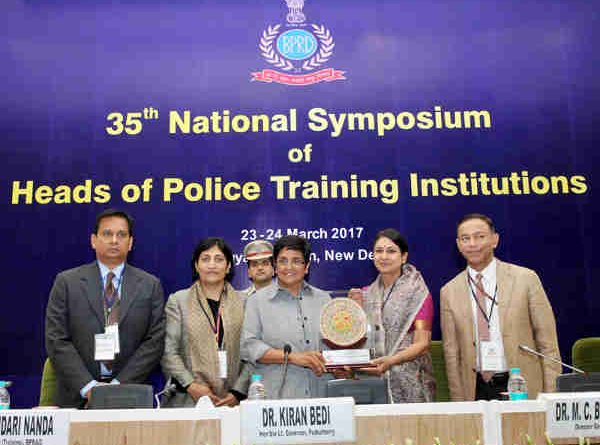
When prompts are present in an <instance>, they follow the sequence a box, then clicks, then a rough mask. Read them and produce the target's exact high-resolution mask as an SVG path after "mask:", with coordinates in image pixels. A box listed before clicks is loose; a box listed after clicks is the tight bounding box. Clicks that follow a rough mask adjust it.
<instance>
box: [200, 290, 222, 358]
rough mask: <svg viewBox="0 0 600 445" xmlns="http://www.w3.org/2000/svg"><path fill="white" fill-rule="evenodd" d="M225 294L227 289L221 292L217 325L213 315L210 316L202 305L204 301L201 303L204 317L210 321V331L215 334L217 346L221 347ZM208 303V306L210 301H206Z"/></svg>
mask: <svg viewBox="0 0 600 445" xmlns="http://www.w3.org/2000/svg"><path fill="white" fill-rule="evenodd" d="M223 294H225V288H223V290H222V291H221V295H220V297H219V309H217V321H216V323H215V320H214V318H213V316H212V313H211V314H210V315H209V314H208V312H206V309H204V306H203V305H202V301H199V303H200V308H201V309H202V312H203V313H204V316H205V317H206V320H207V321H208V324H209V326H210V329H211V330H212V331H213V333H214V334H215V340H216V341H217V346H219V332H220V330H221V302H222V301H223ZM206 301H207V304H208V299H206ZM209 307H210V306H209ZM211 312H212V309H211ZM219 349H220V346H219Z"/></svg>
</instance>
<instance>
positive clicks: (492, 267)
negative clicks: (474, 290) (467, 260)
mask: <svg viewBox="0 0 600 445" xmlns="http://www.w3.org/2000/svg"><path fill="white" fill-rule="evenodd" d="M467 273H468V274H469V276H470V277H471V279H472V280H473V283H476V282H477V274H478V273H481V275H483V278H482V281H483V289H484V290H485V291H486V293H487V294H488V295H490V296H491V297H493V296H494V293H495V291H496V258H493V259H492V261H491V262H490V264H488V265H487V266H486V267H485V269H483V270H482V271H480V272H478V271H476V270H475V269H473V268H472V267H470V266H467Z"/></svg>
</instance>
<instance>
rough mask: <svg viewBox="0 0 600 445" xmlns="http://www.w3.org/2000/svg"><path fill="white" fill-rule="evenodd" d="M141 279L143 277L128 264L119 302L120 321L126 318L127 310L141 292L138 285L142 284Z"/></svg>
mask: <svg viewBox="0 0 600 445" xmlns="http://www.w3.org/2000/svg"><path fill="white" fill-rule="evenodd" d="M140 279H141V277H139V276H138V275H137V274H136V273H135V271H134V269H133V268H132V267H131V266H129V265H128V264H126V265H125V271H124V275H123V289H122V291H121V300H120V302H119V323H120V322H121V321H122V320H123V319H124V318H125V316H126V315H127V311H128V310H129V308H130V307H131V304H132V303H133V302H134V301H135V299H136V298H137V296H138V294H139V292H138V286H139V284H140Z"/></svg>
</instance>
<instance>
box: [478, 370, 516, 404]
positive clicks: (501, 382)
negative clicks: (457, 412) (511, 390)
mask: <svg viewBox="0 0 600 445" xmlns="http://www.w3.org/2000/svg"><path fill="white" fill-rule="evenodd" d="M507 384H508V372H498V373H496V374H494V376H493V377H492V379H491V380H490V381H489V382H486V381H484V380H483V377H481V374H480V373H477V383H476V384H475V400H502V399H504V398H505V397H503V396H502V393H503V392H504V393H505V392H506V386H507Z"/></svg>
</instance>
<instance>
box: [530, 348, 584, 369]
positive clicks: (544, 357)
mask: <svg viewBox="0 0 600 445" xmlns="http://www.w3.org/2000/svg"><path fill="white" fill-rule="evenodd" d="M519 349H521V350H522V351H525V352H528V353H529V354H533V355H537V356H538V357H542V358H543V359H548V360H550V361H553V362H554V363H558V364H559V365H562V366H564V367H565V368H569V369H572V370H573V371H575V372H577V373H579V374H585V373H586V372H585V371H584V370H583V369H579V368H576V367H575V366H571V365H567V364H566V363H565V362H562V361H560V360H558V359H556V358H554V357H550V356H549V355H546V354H542V353H541V352H538V351H536V350H535V349H531V348H530V347H529V346H525V345H519Z"/></svg>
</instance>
